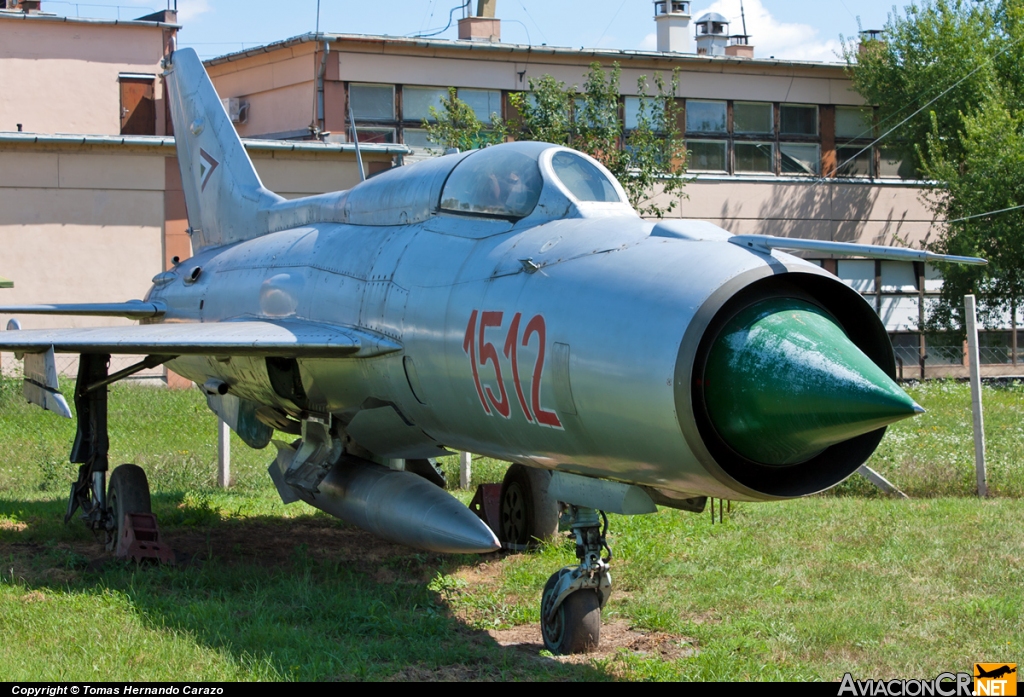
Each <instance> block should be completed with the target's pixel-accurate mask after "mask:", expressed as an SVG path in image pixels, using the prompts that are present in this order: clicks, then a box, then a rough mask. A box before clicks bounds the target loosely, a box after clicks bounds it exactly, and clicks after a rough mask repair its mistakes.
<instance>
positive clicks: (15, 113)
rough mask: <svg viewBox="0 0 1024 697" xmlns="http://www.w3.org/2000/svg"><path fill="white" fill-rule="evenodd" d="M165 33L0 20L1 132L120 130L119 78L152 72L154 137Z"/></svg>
mask: <svg viewBox="0 0 1024 697" xmlns="http://www.w3.org/2000/svg"><path fill="white" fill-rule="evenodd" d="M163 41H164V32H163V29H161V28H160V27H159V26H157V25H155V24H154V25H153V26H133V25H125V24H121V25H113V24H90V23H85V22H58V21H52V20H45V19H19V18H12V17H5V16H3V15H0V65H2V66H3V68H2V70H0V131H15V130H17V124H19V123H20V124H22V125H23V128H24V130H25V131H26V132H31V133H86V134H96V135H111V134H113V135H116V134H118V133H120V132H121V114H120V109H121V91H120V83H119V82H118V73H122V72H130V73H149V74H154V75H156V80H155V84H154V94H155V97H156V100H157V102H156V118H157V133H164V132H165V130H164V120H165V113H164V112H165V109H164V101H163V86H162V81H161V77H160V74H161V72H162V69H161V68H160V65H159V64H160V60H161V58H162V57H163Z"/></svg>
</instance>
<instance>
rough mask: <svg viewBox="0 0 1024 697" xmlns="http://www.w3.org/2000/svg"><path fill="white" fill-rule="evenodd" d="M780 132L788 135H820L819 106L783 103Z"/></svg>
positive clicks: (780, 113) (780, 112)
mask: <svg viewBox="0 0 1024 697" xmlns="http://www.w3.org/2000/svg"><path fill="white" fill-rule="evenodd" d="M779 133H781V134H782V135H787V136H815V135H818V107H816V106H804V105H801V104H783V105H782V106H781V107H779Z"/></svg>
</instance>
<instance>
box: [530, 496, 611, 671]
mask: <svg viewBox="0 0 1024 697" xmlns="http://www.w3.org/2000/svg"><path fill="white" fill-rule="evenodd" d="M568 516H569V520H570V525H571V528H572V532H573V534H574V535H575V536H576V558H577V559H579V560H580V563H579V564H578V565H576V566H566V567H563V568H561V569H559V570H558V571H556V572H555V573H554V574H552V576H551V577H550V578H549V579H548V581H547V583H546V584H544V593H543V594H542V596H541V602H540V627H541V634H542V635H543V636H544V646H545V648H547V649H548V651H551V652H552V653H554V654H559V655H564V654H571V653H589V652H591V651H594V650H595V649H596V648H597V645H598V643H599V641H600V638H601V609H602V608H604V606H605V604H606V603H607V602H608V598H609V597H610V596H611V594H612V577H611V574H610V573H609V568H610V567H609V562H610V561H611V558H612V551H611V549H610V548H609V547H608V542H607V540H606V539H605V536H606V534H607V532H608V516H606V515H605V514H604V512H603V511H598V510H595V509H593V508H584V507H580V506H570V507H569V509H568ZM602 523H603V527H602ZM602 550H604V551H606V552H607V553H608V555H607V556H605V557H602V556H601V552H602Z"/></svg>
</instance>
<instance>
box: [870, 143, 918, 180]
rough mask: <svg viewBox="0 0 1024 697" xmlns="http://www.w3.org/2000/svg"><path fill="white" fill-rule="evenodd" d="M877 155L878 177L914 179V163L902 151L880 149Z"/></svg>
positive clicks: (897, 149)
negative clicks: (878, 156)
mask: <svg viewBox="0 0 1024 697" xmlns="http://www.w3.org/2000/svg"><path fill="white" fill-rule="evenodd" d="M879 155H880V158H879V163H878V176H880V177H899V178H900V179H913V178H914V162H913V160H911V158H910V156H909V155H907V153H906V152H905V151H904V150H902V149H900V148H881V152H880V153H879Z"/></svg>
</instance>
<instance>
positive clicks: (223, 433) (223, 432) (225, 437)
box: [217, 419, 231, 489]
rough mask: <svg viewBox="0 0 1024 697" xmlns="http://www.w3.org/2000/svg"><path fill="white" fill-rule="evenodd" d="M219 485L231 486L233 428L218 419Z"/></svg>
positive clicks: (225, 487)
mask: <svg viewBox="0 0 1024 697" xmlns="http://www.w3.org/2000/svg"><path fill="white" fill-rule="evenodd" d="M217 486H219V487H221V488H224V489H227V488H228V487H229V486H231V429H230V428H228V425H227V424H226V423H224V420H223V419H217Z"/></svg>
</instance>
